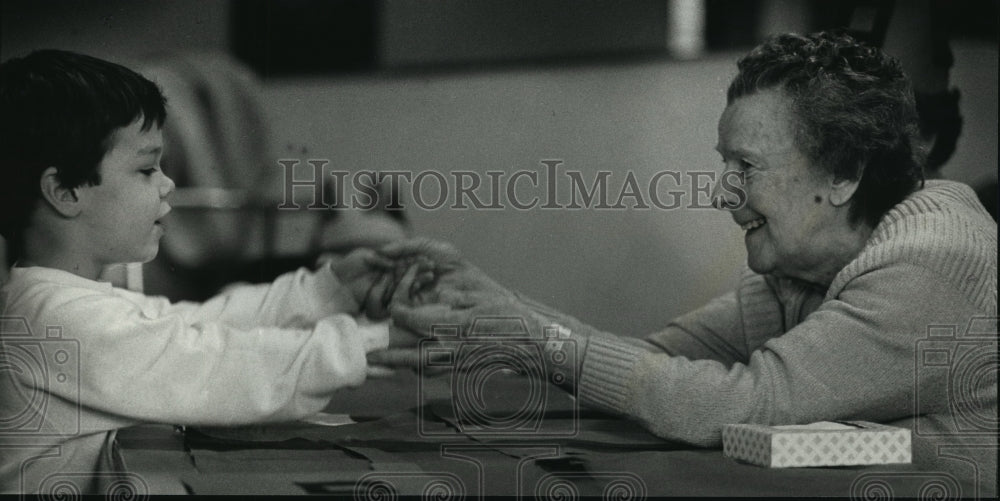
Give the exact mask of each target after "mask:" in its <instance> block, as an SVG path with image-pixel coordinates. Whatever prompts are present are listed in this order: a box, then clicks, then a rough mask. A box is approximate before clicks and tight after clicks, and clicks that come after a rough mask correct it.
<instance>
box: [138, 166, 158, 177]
mask: <svg viewBox="0 0 1000 501" xmlns="http://www.w3.org/2000/svg"><path fill="white" fill-rule="evenodd" d="M157 170H159V169H157V168H156V167H150V168H148V169H142V170H140V171H139V172H141V173H143V174H145V175H147V176H152V175H153V174H155V173H156V171H157Z"/></svg>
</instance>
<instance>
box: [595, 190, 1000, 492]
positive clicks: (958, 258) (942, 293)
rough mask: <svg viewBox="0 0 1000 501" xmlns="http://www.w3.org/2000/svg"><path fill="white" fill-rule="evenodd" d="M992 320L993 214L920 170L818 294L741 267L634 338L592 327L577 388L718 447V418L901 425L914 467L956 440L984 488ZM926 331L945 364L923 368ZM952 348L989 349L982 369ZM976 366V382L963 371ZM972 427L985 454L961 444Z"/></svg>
mask: <svg viewBox="0 0 1000 501" xmlns="http://www.w3.org/2000/svg"><path fill="white" fill-rule="evenodd" d="M996 316H997V226H996V223H995V222H994V221H993V220H992V219H991V218H990V217H989V215H988V214H987V213H986V212H985V211H984V210H983V207H982V205H981V204H980V203H979V201H978V200H977V199H976V197H975V194H974V193H973V192H972V190H971V189H969V188H968V187H967V186H965V185H962V184H959V183H954V182H947V181H928V182H927V183H926V186H925V187H924V188H923V189H922V190H919V191H917V192H915V193H914V194H912V195H911V196H909V197H908V198H907V199H906V200H904V201H903V202H901V203H900V204H898V205H897V206H895V207H894V208H892V209H891V210H890V211H889V212H888V213H887V214H886V215H885V216H884V217H883V218H882V220H881V222H880V223H879V224H878V225H877V227H876V228H875V230H874V231H873V233H872V235H871V238H870V239H869V241H868V242H867V244H866V245H865V247H864V248H863V250H862V251H861V253H860V254H859V255H858V256H857V257H856V258H855V259H854V260H853V261H852V262H850V263H849V264H848V265H847V266H846V267H844V269H842V270H841V271H840V272H839V273H838V274H837V275H836V277H835V278H834V280H833V282H832V283H831V285H830V287H829V288H828V289H827V290H826V291H820V290H817V289H814V288H812V287H811V286H809V285H806V284H804V283H801V282H797V281H794V280H789V279H776V278H774V277H770V276H762V275H758V274H754V273H751V272H748V273H747V274H745V275H744V276H743V278H742V279H741V282H740V285H739V287H738V289H737V290H736V291H735V292H732V293H729V294H726V295H724V296H722V297H719V298H717V299H715V300H713V301H711V302H710V303H709V304H707V305H706V306H704V307H702V308H700V309H698V310H695V311H693V312H691V313H688V314H686V315H683V316H681V317H679V318H677V319H676V320H674V321H673V322H672V323H670V324H669V325H668V326H667V327H666V329H664V330H663V331H661V332H658V333H655V334H653V335H651V336H649V337H647V338H646V340H645V341H638V340H634V339H626V338H620V337H615V336H611V335H593V336H591V337H590V339H589V340H587V342H586V350H585V352H584V353H583V361H582V365H581V369H580V373H579V383H578V385H579V387H578V392H579V396H580V400H581V402H583V403H585V404H587V405H591V406H595V407H599V408H603V409H606V410H611V411H614V412H618V413H622V414H625V415H627V416H630V417H632V418H634V419H636V420H638V421H639V422H641V423H642V424H643V425H644V426H645V427H647V428H648V429H649V430H650V431H652V432H653V433H655V434H656V435H658V436H661V437H664V438H667V439H672V440H678V441H682V442H686V443H690V444H695V445H701V446H712V447H718V446H720V445H721V430H722V427H723V425H725V424H728V423H759V424H793V423H808V422H814V421H820V420H831V419H861V420H869V421H876V422H884V423H894V424H898V425H900V426H906V427H908V428H911V429H913V430H914V442H915V443H914V453H915V461H916V462H918V463H919V462H922V461H923V462H926V463H928V464H930V463H932V462H933V461H934V459H935V456H934V453H935V452H936V451H935V450H934V449H935V446H937V445H955V444H957V445H959V446H960V447H966V450H967V452H969V454H970V455H972V456H974V457H973V461H974V462H976V463H977V464H978V469H979V470H980V471H979V472H978V473H969V475H965V473H963V476H967V477H968V478H970V479H972V480H973V481H976V476H977V475H978V477H979V480H980V481H981V480H983V477H984V476H985V477H989V476H991V475H992V476H993V477H992V478H993V481H992V489H993V490H994V491H995V487H996V480H995V469H996V429H995V428H996V415H997V386H996V385H997V383H996V377H995V374H996V372H995V371H996V368H995V364H996V356H995V353H996V340H997V334H996V332H997V322H996ZM929 333H934V334H941V333H944V335H945V336H946V337H945V338H944V341H940V340H936V341H935V340H929V339H928V335H929ZM948 336H950V337H948ZM932 342H933V343H937V344H936V345H935V346H934V347H935V348H942V347H943V348H944V350H946V351H949V352H950V353H952V356H951V358H950V359H949V360H950V363H949V367H947V368H949V369H950V370H939V369H940V368H939V367H936V366H930V365H927V364H925V363H924V361H923V359H922V358H921V355H922V353H923V352H924V351H927V350H928V349H929V347H930V344H929V343H932ZM964 353H978V354H981V355H982V354H985V356H986V358H987V359H988V358H989V353H993V354H994V355H993V358H992V363H993V364H994V366H993V367H992V369H991V368H990V367H989V366H988V364H987V365H985V366H984V365H983V361H982V357H981V356H980V357H971V358H970V357H965V358H963V357H962V355H963V354H964ZM963 364H964V365H963ZM984 370H985V371H987V372H988V371H990V370H992V371H993V374H994V377H993V378H992V381H991V382H990V380H989V378H987V379H986V380H985V381H986V383H985V384H983V383H982V381H983V380H979V381H978V382H975V378H974V377H970V376H975V375H980V376H981V375H985V373H984ZM962 378H964V379H962ZM949 385H951V387H952V388H951V389H952V390H955V389H956V387H957V386H962V385H964V387H961V388H958V389H957V391H949ZM956 385H957V386H956ZM990 416H992V418H990ZM990 422H992V428H993V429H992V430H989V429H985V428H984V426H989V425H988V423H990ZM984 423H987V424H984ZM977 432H978V433H977ZM932 435H933V436H932ZM938 435H941V436H943V438H941V437H937V438H935V437H934V436H938ZM924 438H927V440H924ZM984 438H985V440H986V442H987V445H988V443H989V442H990V441H992V450H988V449H990V447H987V448H986V449H977V448H976V447H975V445H974V443H975V442H976V441H977V439H978V440H979V441H982V440H983V439H984ZM984 470H988V471H984ZM966 473H968V472H966ZM977 483H978V482H977ZM986 490H987V491H988V490H989V486H987V488H986ZM981 494H982V493H981Z"/></svg>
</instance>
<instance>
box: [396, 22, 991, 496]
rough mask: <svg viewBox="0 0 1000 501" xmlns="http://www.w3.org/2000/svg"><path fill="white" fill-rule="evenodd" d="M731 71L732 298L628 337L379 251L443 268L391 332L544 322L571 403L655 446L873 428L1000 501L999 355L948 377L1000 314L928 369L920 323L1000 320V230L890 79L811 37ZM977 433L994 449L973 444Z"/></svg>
mask: <svg viewBox="0 0 1000 501" xmlns="http://www.w3.org/2000/svg"><path fill="white" fill-rule="evenodd" d="M738 66H739V74H738V75H737V76H736V77H735V79H734V80H733V81H732V83H731V85H730V86H729V91H728V94H727V106H726V109H725V111H724V112H723V113H722V117H721V118H720V119H719V127H718V145H717V150H718V151H719V153H720V154H721V155H722V159H723V161H724V163H725V168H726V169H727V170H734V171H737V172H738V173H739V174H740V176H739V178H740V179H742V185H741V186H740V188H741V190H739V191H737V190H729V191H731V192H736V194H735V195H733V194H727V193H724V192H723V191H722V190H718V191H717V193H719V205H720V206H721V207H722V208H726V209H727V210H730V211H731V214H732V217H733V221H734V222H735V223H736V224H737V225H738V226H739V227H740V228H741V230H742V231H743V232H744V233H745V236H744V239H745V243H746V248H747V254H748V264H749V268H750V271H748V272H747V273H746V274H745V275H744V276H743V278H742V279H741V281H740V283H739V285H738V286H737V287H736V290H735V291H733V292H731V293H729V294H726V295H723V296H721V297H719V298H716V299H714V300H712V301H711V302H709V303H708V304H707V305H705V306H704V307H702V308H700V309H697V310H695V311H692V312H690V313H688V314H685V315H683V316H681V317H680V318H677V319H675V320H674V321H673V322H671V323H670V324H669V325H667V326H666V328H665V329H663V330H662V331H661V332H657V333H654V334H652V335H650V336H648V337H647V338H645V339H644V340H639V339H634V338H628V337H619V336H615V335H612V334H608V333H604V332H598V331H597V330H595V329H593V328H591V327H589V326H587V325H584V324H582V323H580V322H579V321H577V320H575V319H573V318H571V317H568V316H566V315H563V314H560V313H558V312H554V311H552V310H550V309H547V308H545V307H542V306H541V305H538V304H537V303H534V302H532V301H530V300H527V299H525V298H523V297H521V296H520V295H518V294H516V293H513V292H510V291H508V290H506V289H504V288H503V287H501V286H499V285H497V284H496V283H495V282H493V281H491V280H490V279H489V278H487V277H486V276H485V275H483V274H482V272H480V271H478V270H477V269H476V268H474V267H473V266H471V265H469V264H468V263H465V262H463V261H461V260H460V259H459V258H458V257H457V256H456V255H455V253H454V251H453V250H452V249H450V248H448V247H447V246H446V245H444V244H438V243H429V242H408V243H402V244H398V245H395V246H393V247H391V248H388V249H386V250H385V252H386V253H387V254H389V255H392V256H395V257H397V258H402V257H412V256H414V255H422V256H425V257H426V258H429V259H431V260H434V261H437V262H438V263H439V265H440V267H441V268H442V269H444V270H446V272H445V273H444V274H443V275H442V276H441V277H440V278H439V280H438V281H437V282H436V284H434V286H433V287H431V288H425V289H424V290H420V291H418V292H416V293H415V294H413V295H412V296H411V297H409V298H402V295H400V294H397V296H396V298H395V299H394V302H395V304H393V305H392V307H391V312H392V316H393V319H394V321H395V322H396V324H397V325H403V326H406V327H408V328H410V329H412V330H414V331H418V332H425V333H426V332H428V326H430V325H432V324H442V323H448V324H464V325H471V322H472V321H473V319H475V318H476V317H481V316H490V315H505V316H520V317H523V318H524V319H525V320H526V321H527V323H528V327H529V329H530V330H532V332H534V333H538V334H537V336H538V337H539V338H541V337H542V336H541V334H540V333H541V332H542V331H543V330H545V329H546V328H547V327H548V328H549V331H550V332H553V330H552V327H553V326H555V327H556V329H555V330H557V331H558V332H560V333H561V334H562V335H563V337H565V338H567V339H570V340H572V341H574V342H573V343H563V348H562V349H565V348H566V347H573V346H575V349H576V350H577V351H578V353H577V354H576V358H575V359H576V360H577V361H578V362H579V367H578V371H577V373H576V377H575V378H571V379H570V380H569V381H567V385H571V386H575V390H576V391H577V395H578V398H579V400H580V402H582V403H583V404H585V405H590V406H594V407H598V408H601V409H605V410H609V411H613V412H616V413H620V414H622V415H625V416H628V417H630V418H632V419H635V420H637V421H638V422H640V423H641V424H642V425H644V426H645V427H646V428H648V429H649V430H650V431H652V432H653V433H655V434H656V435H659V436H661V437H664V438H667V439H671V440H678V441H682V442H687V443H690V444H695V445H701V446H716V447H717V446H719V445H720V442H721V430H722V427H723V425H725V424H728V423H761V424H794V423H808V422H814V421H820V420H839V419H862V420H870V421H877V422H883V423H889V424H893V425H897V426H903V427H907V428H911V429H915V436H914V439H915V450H914V453H915V456H916V461H917V462H918V463H919V462H924V464H925V465H926V464H930V462H931V461H934V460H935V458H937V457H938V450H936V449H934V448H933V447H931V446H933V445H941V444H952V445H956V446H958V450H961V451H964V453H965V454H967V455H968V457H969V459H971V462H965V463H962V462H961V461H959V462H958V463H961V464H959V465H958V466H956V467H955V468H951V470H952V471H955V472H958V473H957V474H961V475H962V476H966V477H967V478H969V479H975V478H976V477H975V475H978V476H979V477H980V480H982V477H984V476H985V477H987V479H986V480H985V481H983V482H979V484H980V485H981V486H986V487H984V488H985V490H990V491H993V490H995V485H996V483H995V470H996V452H995V447H996V443H995V428H996V423H997V421H996V367H995V364H996V356H995V351H993V353H994V355H993V358H992V364H994V365H992V367H990V366H989V365H987V366H986V371H987V372H989V371H992V372H991V373H987V374H985V375H986V378H985V379H983V378H980V379H976V378H971V379H970V378H967V380H965V381H955V380H954V378H955V377H956V376H955V374H957V373H960V372H961V371H962V370H966V371H967V372H968V371H976V370H980V372H981V369H982V368H983V366H982V365H979V366H969V367H960V366H957V365H956V364H958V363H960V362H959V361H957V359H958V358H959V357H958V352H959V351H960V350H961V349H963V348H962V346H965V347H970V346H972V347H973V348H975V347H981V346H986V350H985V353H990V350H991V349H992V350H995V346H996V345H995V342H996V334H995V333H996V321H995V318H994V319H992V320H989V321H987V322H986V324H985V325H987V326H988V328H987V329H986V330H987V331H989V330H990V329H992V333H988V334H987V333H980V334H978V335H977V334H974V333H970V334H969V336H970V339H969V342H970V343H972V344H969V343H965V344H962V340H961V339H958V340H956V339H951V343H950V344H945V345H944V346H945V349H946V350H951V352H952V358H951V359H949V360H950V362H947V363H948V365H949V367H950V370H943V371H942V370H924V369H926V367H924V365H923V362H924V360H922V359H921V358H918V354H919V353H918V351H919V346H920V343H919V342H920V340H922V339H924V338H926V337H927V335H928V332H929V328H934V327H935V326H953V327H954V328H955V331H956V332H957V336H959V337H961V336H963V335H965V330H966V328H967V327H968V326H969V325H970V321H971V320H973V319H977V318H982V317H996V312H997V310H996V308H997V289H996V279H997V267H996V258H997V249H996V239H997V227H996V224H995V223H994V222H993V221H992V219H991V218H990V217H989V216H988V215H987V213H986V211H985V210H984V209H983V207H982V206H981V205H980V203H979V202H978V201H977V199H976V196H975V194H974V193H973V192H972V190H971V189H969V188H968V187H966V186H964V185H962V184H958V183H954V182H946V181H928V182H926V183H925V182H924V181H923V176H922V173H921V172H922V170H921V155H920V150H919V148H918V147H917V146H916V145H917V137H918V136H917V128H916V113H915V109H914V102H913V95H912V92H911V89H910V85H909V81H908V79H907V77H906V76H905V75H904V74H903V71H902V70H901V68H900V65H899V64H898V63H897V62H896V60H895V59H893V58H891V57H888V56H886V55H885V54H884V53H882V52H881V51H879V50H877V49H874V48H870V47H867V46H864V45H861V44H860V43H858V42H856V41H854V40H853V39H851V38H850V37H847V36H844V35H835V34H829V33H819V34H814V35H810V36H799V35H782V36H778V37H776V38H773V39H771V40H770V41H768V42H766V43H764V44H763V45H761V46H759V47H757V48H755V49H754V50H753V51H751V52H750V53H749V54H747V55H746V56H745V57H743V58H742V59H741V60H740V61H739V63H738ZM410 276H411V277H412V276H414V275H413V274H411V275H410ZM404 282H405V281H404ZM402 285H403V286H406V284H405V283H404V284H402ZM975 325H980V326H981V325H982V324H981V323H976V324H975ZM948 332H951V331H948ZM990 336H992V339H991V338H990ZM977 343H978V344H977ZM991 343H994V344H992V345H991ZM990 346H992V348H990ZM545 347H546V349H550V350H551V349H560V348H559V345H558V343H546V344H545ZM939 348H940V346H939ZM973 363H979V364H981V363H982V361H979V362H973ZM990 374H992V377H990ZM963 382H964V384H966V386H967V387H966V388H960V389H958V390H956V389H955V385H956V384H962V383H963ZM949 385H950V386H949ZM917 397H919V398H917ZM977 416H978V417H980V418H982V419H979V420H976V419H973V418H975V417H977ZM991 416H992V418H991ZM918 421H919V423H918ZM984 423H985V424H984ZM984 427H985V428H984ZM990 427H992V428H990ZM991 429H992V431H991ZM970 431H971V433H970ZM975 432H978V435H977V433H975ZM991 433H992V435H991ZM984 434H985V435H986V438H987V440H986V444H990V443H992V450H990V447H987V448H985V449H984V448H976V447H975V446H974V445H973V443H974V442H975V440H976V437H979V438H982V437H983V435H984ZM925 436H936V437H938V439H937V440H936V441H933V442H929V441H924V440H922V439H921V437H925ZM991 441H992V442H991ZM944 455H945V454H944V451H943V450H942V457H943V456H944ZM943 467H944V466H942V468H943ZM976 469H978V473H976V471H975V470H976ZM990 478H992V479H993V480H989V479H990ZM983 493H984V492H981V493H980V494H983ZM966 494H971V493H966Z"/></svg>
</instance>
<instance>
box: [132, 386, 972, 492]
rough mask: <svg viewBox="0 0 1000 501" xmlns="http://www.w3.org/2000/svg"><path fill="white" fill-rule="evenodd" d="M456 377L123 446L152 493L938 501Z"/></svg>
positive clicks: (891, 479) (557, 394) (156, 430)
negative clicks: (773, 465)
mask: <svg viewBox="0 0 1000 501" xmlns="http://www.w3.org/2000/svg"><path fill="white" fill-rule="evenodd" d="M457 374H458V373H454V372H446V373H442V374H437V375H423V376H420V375H417V374H415V373H414V372H412V371H406V370H398V371H396V372H395V373H394V374H392V375H391V376H388V377H382V378H374V379H373V378H369V380H368V381H367V382H366V383H365V384H364V385H363V386H361V387H359V388H351V389H344V390H341V391H339V392H338V393H337V394H336V396H335V397H334V399H333V401H332V402H331V404H330V405H329V406H328V407H327V409H325V411H324V413H323V414H321V415H320V416H319V417H318V418H316V419H313V421H316V422H315V423H310V422H296V423H280V424H273V425H260V426H251V427H241V428H228V429H221V428H204V429H194V428H187V429H186V430H184V431H183V432H182V431H179V430H178V429H176V428H175V427H173V426H169V425H143V426H138V427H135V428H130V429H126V430H122V431H120V432H119V434H118V441H117V444H118V448H119V452H120V453H121V457H122V459H123V461H124V465H123V466H124V468H125V469H126V471H127V475H128V476H129V477H130V478H132V479H133V483H134V484H137V486H136V490H137V492H139V493H142V492H143V491H145V492H149V493H180V494H183V493H191V494H335V495H345V496H353V497H354V498H355V499H359V498H360V499H393V498H394V496H396V495H399V496H423V495H429V496H436V497H438V498H440V499H460V498H462V497H473V496H474V497H479V496H483V495H490V496H492V495H498V496H519V495H530V496H540V497H562V498H564V499H573V498H575V497H602V498H608V497H614V498H616V499H623V500H627V499H642V498H645V497H662V496H767V497H772V496H774V497H777V496H793V497H800V496H817V495H825V496H837V497H852V496H856V497H860V498H887V497H911V496H917V495H920V494H925V493H926V491H927V489H929V488H933V487H934V486H935V485H936V484H935V482H936V481H938V480H940V479H935V476H934V474H933V473H928V472H921V471H919V470H918V469H917V468H916V467H915V466H913V465H884V466H869V467H837V468H797V469H768V468H762V467H758V466H753V465H748V464H742V463H739V462H737V461H734V460H732V459H730V458H727V457H724V456H723V454H722V451H721V450H718V449H698V448H692V447H690V446H685V445H683V444H679V443H674V442H668V441H665V440H662V439H659V438H657V437H655V436H653V435H651V434H650V433H648V432H646V431H645V430H644V429H643V428H642V427H640V426H638V425H637V424H636V423H633V422H631V421H629V420H626V419H622V418H619V417H615V416H611V415H607V414H602V413H599V412H595V411H592V410H588V409H586V408H579V407H578V406H577V405H576V401H575V399H573V398H572V396H571V395H570V394H569V393H567V392H564V391H562V390H561V389H559V388H557V387H556V386H554V385H552V384H551V383H547V382H543V381H541V380H538V379H534V378H527V377H523V376H519V375H516V374H510V373H503V372H497V373H493V374H488V375H485V376H482V375H481V376H482V377H479V378H475V379H468V378H465V379H463V376H462V375H460V374H458V375H457ZM348 417H349V419H348ZM344 423H346V424H344ZM962 488H963V489H967V490H964V492H967V493H968V492H973V490H971V489H972V486H962Z"/></svg>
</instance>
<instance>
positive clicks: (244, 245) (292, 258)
mask: <svg viewBox="0 0 1000 501" xmlns="http://www.w3.org/2000/svg"><path fill="white" fill-rule="evenodd" d="M142 72H143V73H144V74H145V75H146V76H147V77H148V78H150V79H151V80H153V81H155V82H157V83H158V84H159V85H160V86H161V88H162V89H163V91H164V94H165V95H166V97H167V116H168V119H167V121H166V125H165V126H164V131H163V132H164V134H163V135H164V154H163V159H162V163H161V164H162V167H163V169H164V172H166V173H167V175H169V176H170V177H171V178H173V180H174V182H175V183H176V184H177V189H176V191H175V192H174V193H173V195H171V198H170V203H171V206H172V207H173V211H172V212H171V213H170V214H169V215H168V216H167V218H166V219H165V220H164V224H165V226H166V227H167V232H166V233H165V235H164V237H163V239H162V240H161V244H160V255H159V256H158V257H157V259H155V260H154V261H153V262H151V263H149V264H148V265H147V266H146V270H145V271H146V275H147V277H148V280H147V281H146V282H147V283H146V292H147V293H149V294H162V295H166V296H168V297H170V298H171V299H174V300H179V299H193V300H198V299H204V298H206V297H208V296H210V295H211V294H213V293H215V292H216V291H217V290H218V289H219V288H221V287H223V286H225V285H227V284H229V283H231V282H234V281H246V282H252V283H256V282H264V281H269V280H272V279H273V278H275V277H276V276H277V275H279V274H281V273H283V272H285V271H289V270H291V269H295V268H297V267H300V266H311V265H312V263H313V262H314V261H315V259H316V256H317V255H319V253H321V252H323V251H330V250H334V251H347V250H350V249H351V248H354V247H357V246H366V245H368V246H373V245H380V244H382V243H385V242H388V241H391V240H395V239H398V238H402V237H403V236H405V234H406V232H405V230H404V224H405V222H404V221H403V218H402V213H401V212H398V211H397V212H385V211H380V210H377V209H376V210H373V211H371V212H369V213H365V214H362V213H360V212H359V211H357V210H353V209H343V208H338V209H328V208H322V209H315V208H314V209H310V208H308V207H307V206H308V205H309V204H300V205H302V206H303V210H299V211H295V210H293V211H288V210H279V209H278V206H279V205H281V204H282V202H283V197H284V196H285V185H284V183H285V179H284V171H283V169H282V168H281V165H280V164H279V163H278V158H277V155H276V154H275V153H274V149H273V148H272V146H271V130H270V128H269V126H268V120H267V117H266V115H265V113H264V111H263V103H262V101H261V89H260V84H259V82H258V81H257V78H256V76H255V75H254V74H253V73H252V72H251V71H250V70H249V69H247V68H246V67H245V66H243V65H242V64H240V63H238V62H237V61H235V60H234V59H232V58H231V57H229V56H228V55H226V54H224V53H218V52H202V53H184V54H173V55H169V56H163V57H159V58H156V59H155V60H153V62H150V63H148V64H147V65H145V67H144V68H142ZM326 182H327V179H326V178H325V177H322V178H320V179H317V185H320V184H323V185H325V183H326ZM332 203H333V204H334V205H335V204H336V203H337V201H332Z"/></svg>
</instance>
